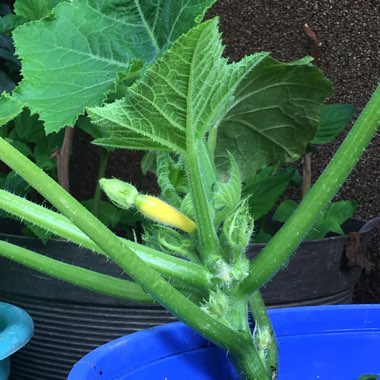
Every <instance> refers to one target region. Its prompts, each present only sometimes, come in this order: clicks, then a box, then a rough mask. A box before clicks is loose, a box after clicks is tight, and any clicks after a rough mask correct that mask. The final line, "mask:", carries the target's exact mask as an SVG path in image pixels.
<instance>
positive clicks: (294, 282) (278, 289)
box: [248, 218, 380, 307]
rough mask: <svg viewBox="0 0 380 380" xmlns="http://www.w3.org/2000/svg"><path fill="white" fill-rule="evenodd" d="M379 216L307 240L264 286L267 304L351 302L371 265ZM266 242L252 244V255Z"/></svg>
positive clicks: (355, 220) (352, 220)
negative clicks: (371, 242) (371, 245)
mask: <svg viewBox="0 0 380 380" xmlns="http://www.w3.org/2000/svg"><path fill="white" fill-rule="evenodd" d="M379 221H380V218H376V219H372V220H370V221H368V222H365V221H362V220H358V219H350V220H348V221H347V222H346V223H345V224H344V225H343V230H344V231H345V232H346V235H344V236H330V237H326V238H324V239H321V240H306V241H304V242H302V243H301V245H300V246H299V247H298V249H297V250H296V252H295V253H294V254H293V256H292V258H291V259H290V261H289V263H288V265H287V266H286V268H284V269H283V270H281V271H280V272H278V273H277V275H276V276H275V277H274V278H273V279H272V280H271V281H270V282H269V283H268V284H267V285H266V286H265V287H264V288H263V289H262V290H261V293H262V295H263V298H264V300H265V303H266V305H267V306H276V307H287V306H302V305H304V306H306V305H328V304H346V303H351V302H352V293H353V287H354V285H355V284H356V283H357V282H358V280H359V278H360V274H361V271H362V269H363V268H364V267H368V266H370V263H369V261H368V259H367V256H366V249H367V245H368V242H369V239H370V237H371V232H372V230H373V228H374V226H375V225H376V223H377V222H379ZM263 247H264V244H252V245H251V246H250V248H249V250H248V256H249V258H251V259H252V258H253V257H255V256H256V255H257V254H258V253H259V252H260V251H261V250H262V248H263Z"/></svg>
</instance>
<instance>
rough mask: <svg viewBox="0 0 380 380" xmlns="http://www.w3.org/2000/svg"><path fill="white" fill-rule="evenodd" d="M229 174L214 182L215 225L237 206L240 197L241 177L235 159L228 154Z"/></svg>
mask: <svg viewBox="0 0 380 380" xmlns="http://www.w3.org/2000/svg"><path fill="white" fill-rule="evenodd" d="M230 168H231V169H230V175H229V177H228V178H227V179H225V178H222V179H221V180H220V181H218V182H217V183H216V191H215V198H214V202H213V203H214V206H215V209H216V218H215V219H216V225H218V224H219V223H220V222H222V221H223V219H224V218H225V217H226V216H227V214H229V213H231V212H232V211H233V210H234V209H236V207H237V206H239V203H240V198H241V178H240V172H239V168H238V166H237V163H236V161H235V160H234V158H233V157H232V156H230Z"/></svg>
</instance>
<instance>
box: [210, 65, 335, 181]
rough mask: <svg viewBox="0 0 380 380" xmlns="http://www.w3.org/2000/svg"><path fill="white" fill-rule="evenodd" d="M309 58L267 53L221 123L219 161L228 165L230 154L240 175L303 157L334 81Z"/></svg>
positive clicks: (248, 78) (244, 83)
mask: <svg viewBox="0 0 380 380" xmlns="http://www.w3.org/2000/svg"><path fill="white" fill-rule="evenodd" d="M309 62H310V59H308V57H306V58H305V59H303V60H300V61H296V62H293V63H281V62H278V61H276V60H274V59H272V58H270V57H266V58H265V59H264V60H262V61H261V62H260V63H259V64H258V65H257V66H255V67H254V69H253V70H251V71H250V72H249V73H248V74H247V76H246V77H245V78H244V81H242V82H241V83H240V84H239V87H238V88H237V91H236V92H235V94H234V95H235V100H234V102H233V104H232V106H231V108H230V110H229V111H228V113H227V115H226V116H225V117H224V118H223V120H222V121H221V123H220V125H219V132H218V143H217V150H216V160H217V164H218V165H219V167H220V169H223V168H225V167H228V152H230V153H232V155H233V156H234V157H235V159H236V160H237V162H238V163H239V166H240V170H241V173H242V178H243V179H244V178H246V177H248V176H250V175H252V174H254V173H255V172H256V171H257V170H259V169H261V168H263V167H265V166H267V165H270V164H275V163H281V162H291V161H294V160H297V159H298V158H300V157H301V156H302V155H303V154H304V153H305V151H306V148H307V146H308V144H309V143H310V141H311V140H312V139H313V137H314V135H315V131H316V126H317V124H318V121H319V114H320V108H321V106H322V103H323V102H324V99H325V98H326V96H328V95H331V85H330V83H329V82H328V81H327V80H326V79H325V78H324V77H323V75H322V73H321V72H320V70H319V69H318V68H317V67H315V66H312V65H311V64H310V63H309Z"/></svg>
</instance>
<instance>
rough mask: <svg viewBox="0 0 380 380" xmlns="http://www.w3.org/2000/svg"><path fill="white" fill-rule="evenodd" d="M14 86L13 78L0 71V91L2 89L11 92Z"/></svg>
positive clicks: (0, 91)
mask: <svg viewBox="0 0 380 380" xmlns="http://www.w3.org/2000/svg"><path fill="white" fill-rule="evenodd" d="M15 87H16V84H15V82H14V81H13V79H12V78H11V77H10V76H9V75H8V74H7V73H4V72H2V71H0V93H2V92H3V91H6V92H11V91H12V90H13V89H14V88H15Z"/></svg>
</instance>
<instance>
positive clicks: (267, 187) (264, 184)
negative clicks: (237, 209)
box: [243, 167, 294, 220]
mask: <svg viewBox="0 0 380 380" xmlns="http://www.w3.org/2000/svg"><path fill="white" fill-rule="evenodd" d="M293 175H294V170H283V171H280V172H275V168H274V167H269V168H265V169H263V170H262V171H260V172H259V173H257V174H256V175H254V176H253V177H249V178H247V179H246V182H245V186H244V190H243V194H244V196H249V199H248V203H249V208H250V212H251V214H252V216H253V217H254V219H255V220H257V219H260V218H261V217H262V216H264V215H265V214H267V213H268V212H269V211H270V210H271V209H272V208H273V207H274V205H275V203H276V202H277V200H278V198H279V197H280V195H281V194H282V193H283V192H284V191H285V189H286V188H287V186H288V185H289V182H290V181H291V179H292V178H293Z"/></svg>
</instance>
